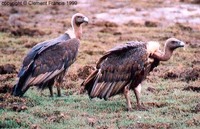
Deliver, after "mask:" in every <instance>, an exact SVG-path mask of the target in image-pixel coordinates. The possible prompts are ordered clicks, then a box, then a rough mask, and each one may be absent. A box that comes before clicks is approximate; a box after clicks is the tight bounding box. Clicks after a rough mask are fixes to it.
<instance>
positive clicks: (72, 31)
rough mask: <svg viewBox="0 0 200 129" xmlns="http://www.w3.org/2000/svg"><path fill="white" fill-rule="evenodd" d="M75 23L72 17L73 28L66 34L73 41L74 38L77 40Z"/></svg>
mask: <svg viewBox="0 0 200 129" xmlns="http://www.w3.org/2000/svg"><path fill="white" fill-rule="evenodd" d="M73 23H74V16H73V17H72V20H71V26H72V28H69V29H68V30H67V31H65V33H67V34H68V35H69V37H70V38H71V39H72V38H76V35H75V31H74V24H73Z"/></svg>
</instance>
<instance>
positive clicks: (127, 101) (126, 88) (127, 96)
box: [124, 86, 132, 111]
mask: <svg viewBox="0 0 200 129" xmlns="http://www.w3.org/2000/svg"><path fill="white" fill-rule="evenodd" d="M124 96H125V98H126V103H127V110H128V111H132V106H131V100H130V96H129V89H128V86H126V87H125V88H124Z"/></svg>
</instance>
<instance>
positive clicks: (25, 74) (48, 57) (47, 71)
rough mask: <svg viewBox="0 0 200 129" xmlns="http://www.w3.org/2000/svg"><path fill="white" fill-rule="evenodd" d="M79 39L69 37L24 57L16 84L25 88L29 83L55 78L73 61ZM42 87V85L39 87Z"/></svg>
mask: <svg viewBox="0 0 200 129" xmlns="http://www.w3.org/2000/svg"><path fill="white" fill-rule="evenodd" d="M78 47H79V40H77V39H75V38H74V39H69V40H67V41H63V42H62V41H61V42H57V43H54V44H51V45H49V46H48V47H46V48H45V49H43V50H42V48H40V49H39V51H37V52H36V53H35V55H34V57H31V58H30V57H28V56H27V57H26V58H25V59H24V62H23V67H22V70H21V73H22V74H20V78H19V81H18V84H17V86H19V87H20V89H22V90H26V89H27V86H30V85H41V84H45V83H46V82H47V81H50V80H51V79H53V78H55V77H56V76H57V75H59V74H61V73H62V72H65V70H66V69H67V68H68V67H69V66H70V65H71V64H72V63H73V62H74V61H75V58H76V56H77V53H78ZM40 88H43V87H40Z"/></svg>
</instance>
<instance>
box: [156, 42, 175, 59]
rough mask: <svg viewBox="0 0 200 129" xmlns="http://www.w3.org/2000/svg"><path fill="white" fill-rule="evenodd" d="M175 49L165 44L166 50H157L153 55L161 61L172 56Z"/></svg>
mask: <svg viewBox="0 0 200 129" xmlns="http://www.w3.org/2000/svg"><path fill="white" fill-rule="evenodd" d="M172 53H173V50H170V49H169V48H168V47H166V46H165V49H164V52H161V51H156V52H155V53H154V54H153V57H155V58H156V59H158V60H160V61H167V60H169V59H170V58H171V56H172Z"/></svg>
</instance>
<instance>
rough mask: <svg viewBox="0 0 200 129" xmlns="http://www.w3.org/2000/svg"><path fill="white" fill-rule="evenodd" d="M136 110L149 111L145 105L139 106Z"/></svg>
mask: <svg viewBox="0 0 200 129" xmlns="http://www.w3.org/2000/svg"><path fill="white" fill-rule="evenodd" d="M136 110H138V111H148V108H147V107H145V106H144V104H139V105H137V106H136Z"/></svg>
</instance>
